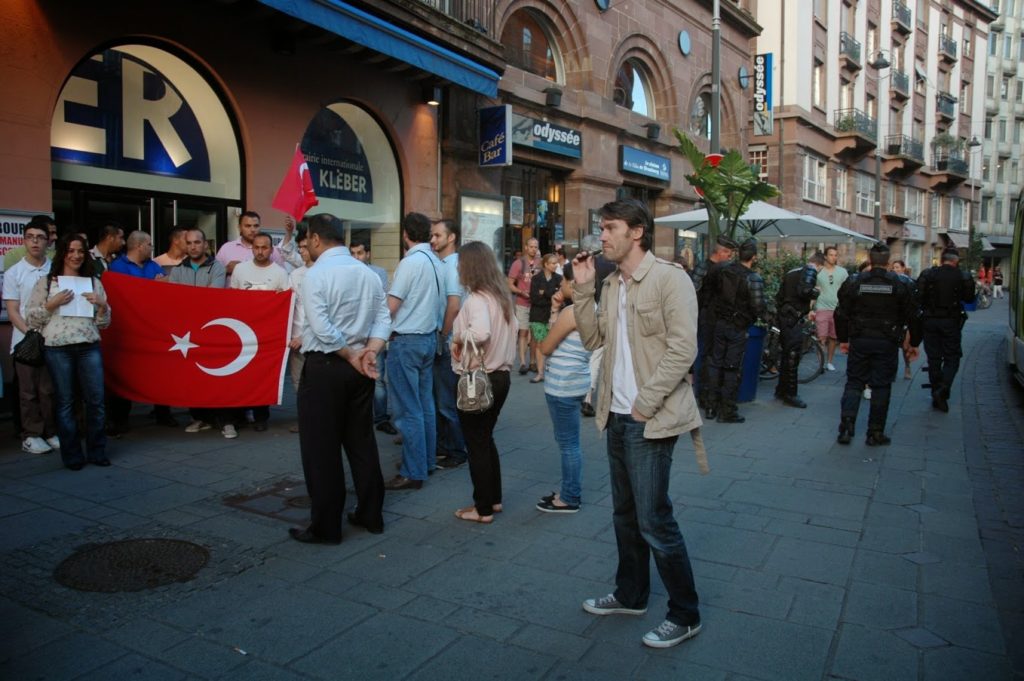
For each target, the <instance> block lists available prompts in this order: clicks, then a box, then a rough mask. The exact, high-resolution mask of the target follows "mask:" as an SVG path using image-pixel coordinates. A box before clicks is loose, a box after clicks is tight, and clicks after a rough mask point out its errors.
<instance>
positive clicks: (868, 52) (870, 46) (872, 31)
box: [864, 24, 878, 61]
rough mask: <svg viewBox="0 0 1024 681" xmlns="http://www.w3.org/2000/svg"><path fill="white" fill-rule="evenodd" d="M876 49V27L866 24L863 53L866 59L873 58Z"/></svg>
mask: <svg viewBox="0 0 1024 681" xmlns="http://www.w3.org/2000/svg"><path fill="white" fill-rule="evenodd" d="M877 51H878V29H877V28H875V27H874V26H873V25H872V24H868V31H867V36H866V39H865V40H864V54H865V59H866V60H867V61H871V60H872V59H874V58H875V52H877Z"/></svg>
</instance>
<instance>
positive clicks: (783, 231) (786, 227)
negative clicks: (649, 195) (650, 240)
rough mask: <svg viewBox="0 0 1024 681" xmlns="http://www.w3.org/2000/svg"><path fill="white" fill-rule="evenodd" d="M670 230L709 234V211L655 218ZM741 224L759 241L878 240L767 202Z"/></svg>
mask: <svg viewBox="0 0 1024 681" xmlns="http://www.w3.org/2000/svg"><path fill="white" fill-rule="evenodd" d="M654 222H655V223H656V224H659V225H663V226H666V227H673V228H675V229H685V230H689V231H691V232H694V233H697V234H707V233H708V211H707V209H705V208H700V209H697V210H691V211H687V212H685V213H676V214H675V215H666V216H664V217H660V218H655V219H654ZM740 223H741V224H742V225H743V227H744V228H746V230H747V231H748V232H750V233H751V234H752V235H753V236H754V237H755V238H757V239H758V240H759V241H782V240H784V239H792V240H804V241H845V240H847V239H854V240H863V241H874V239H873V238H871V237H869V236H866V235H864V234H861V233H860V232H855V231H853V230H852V229H846V228H845V227H840V226H839V225H836V224H833V223H831V222H828V221H826V220H822V219H821V218H816V217H814V216H813V215H800V214H799V213H793V212H792V211H788V210H786V209H785V208H779V207H778V206H773V205H771V204H770V203H765V202H764V201H754V202H753V203H751V204H750V207H749V208H747V210H746V212H744V213H743V215H741V216H740Z"/></svg>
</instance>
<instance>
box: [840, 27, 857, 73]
mask: <svg viewBox="0 0 1024 681" xmlns="http://www.w3.org/2000/svg"><path fill="white" fill-rule="evenodd" d="M839 54H840V55H842V56H845V57H847V58H848V59H849V60H850V61H851V62H853V63H854V64H857V65H858V66H860V42H859V41H858V40H857V39H856V38H854V37H853V36H852V35H850V34H849V33H847V32H846V31H843V32H842V33H840V34H839Z"/></svg>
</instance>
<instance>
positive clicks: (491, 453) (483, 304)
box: [452, 241, 519, 523]
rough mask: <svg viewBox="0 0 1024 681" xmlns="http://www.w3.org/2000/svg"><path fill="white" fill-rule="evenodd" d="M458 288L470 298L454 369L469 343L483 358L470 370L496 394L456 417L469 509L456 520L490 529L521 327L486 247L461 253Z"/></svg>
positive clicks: (457, 329) (461, 317) (456, 330)
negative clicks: (500, 437) (500, 428)
mask: <svg viewBox="0 0 1024 681" xmlns="http://www.w3.org/2000/svg"><path fill="white" fill-rule="evenodd" d="M459 282H460V283H461V284H462V287H463V288H464V289H465V290H466V292H467V294H468V295H467V297H466V300H465V302H463V304H462V309H461V310H460V311H459V314H458V316H457V317H456V318H455V323H454V324H453V326H452V369H453V370H454V371H455V373H458V374H461V373H462V372H463V370H464V369H463V366H462V356H463V355H462V353H463V352H471V351H472V348H471V347H468V348H467V347H466V346H467V345H468V339H469V338H472V340H473V343H474V344H475V345H476V347H477V348H478V349H479V351H480V353H481V356H479V357H473V356H471V357H467V361H468V368H469V369H470V370H472V369H475V368H477V367H479V366H481V365H482V366H483V368H484V371H485V372H487V375H488V377H489V378H490V382H491V388H492V390H493V391H494V404H492V405H491V408H490V409H488V410H487V411H484V412H479V413H475V412H474V413H471V412H465V411H461V410H460V411H459V423H461V424H462V434H463V435H464V436H465V438H466V449H467V450H469V477H470V479H471V480H472V481H473V505H472V506H467V507H466V508H460V509H459V510H457V511H455V517H456V518H458V519H460V520H468V521H471V522H477V523H490V522H492V521H493V520H494V513H495V512H497V511H500V510H501V461H500V460H499V458H498V448H497V446H496V445H495V444H494V426H495V424H496V423H497V422H498V415H499V414H500V413H501V408H502V406H503V405H504V404H505V398H507V397H508V389H509V384H510V378H509V376H510V374H509V371H510V369H511V368H512V363H513V362H515V359H516V335H517V333H518V330H519V326H518V323H517V322H516V315H515V310H514V308H513V303H512V298H511V297H510V296H509V293H508V284H507V282H506V279H505V277H504V276H503V275H502V273H501V271H500V270H499V269H498V263H497V260H496V259H495V257H494V251H492V250H491V249H490V248H489V247H488V246H487V244H485V243H483V242H480V241H473V242H470V243H468V244H466V245H465V246H463V247H462V248H460V249H459Z"/></svg>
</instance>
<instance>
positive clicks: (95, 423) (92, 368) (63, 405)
mask: <svg viewBox="0 0 1024 681" xmlns="http://www.w3.org/2000/svg"><path fill="white" fill-rule="evenodd" d="M46 366H47V367H48V368H49V369H50V377H51V378H52V379H53V386H54V388H55V389H56V393H57V434H58V435H59V436H60V456H61V459H63V461H64V465H65V466H67V465H71V464H77V463H85V462H86V460H88V461H102V460H103V459H106V458H107V453H106V450H107V433H106V431H105V430H104V421H105V420H106V411H105V407H104V404H103V355H102V354H101V353H100V344H99V343H76V344H74V345H63V346H53V347H50V346H47V347H46ZM76 389H77V390H80V391H81V394H82V399H83V401H84V402H85V447H86V449H85V453H83V452H82V441H81V438H80V437H79V432H78V422H77V420H76V419H75V392H76Z"/></svg>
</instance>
